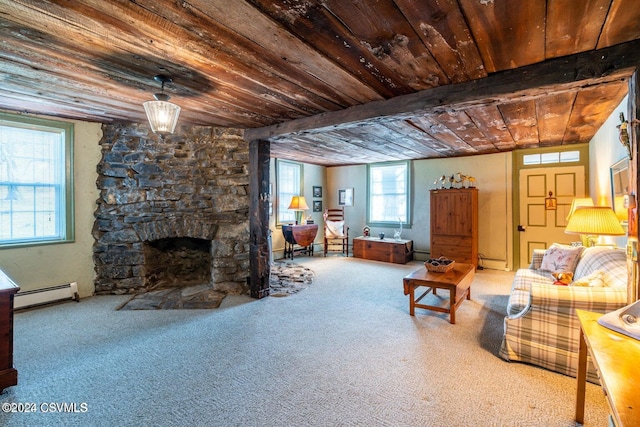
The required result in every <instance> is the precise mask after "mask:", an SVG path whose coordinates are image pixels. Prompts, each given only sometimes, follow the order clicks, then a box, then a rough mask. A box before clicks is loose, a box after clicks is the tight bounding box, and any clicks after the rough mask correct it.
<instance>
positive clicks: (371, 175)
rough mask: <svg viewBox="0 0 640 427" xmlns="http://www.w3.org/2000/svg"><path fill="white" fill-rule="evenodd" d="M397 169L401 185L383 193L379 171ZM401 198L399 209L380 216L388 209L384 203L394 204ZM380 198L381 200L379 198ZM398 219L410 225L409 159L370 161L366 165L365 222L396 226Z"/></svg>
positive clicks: (374, 224)
mask: <svg viewBox="0 0 640 427" xmlns="http://www.w3.org/2000/svg"><path fill="white" fill-rule="evenodd" d="M394 168H395V169H398V172H400V173H401V175H402V176H401V177H399V178H400V179H401V185H400V186H399V187H398V186H396V190H395V192H394V193H393V194H384V192H383V191H384V190H383V188H382V182H380V172H381V171H382V170H387V171H388V170H389V169H394ZM398 197H399V198H400V199H401V202H400V209H399V211H398V212H394V213H393V214H391V216H388V215H387V216H386V217H385V216H384V215H382V217H381V216H380V213H381V212H384V211H388V210H389V207H387V208H385V207H384V206H385V205H388V204H396V205H397V200H398ZM381 198H382V200H381ZM400 221H402V225H403V227H405V228H410V227H411V161H408V160H407V161H398V162H384V163H372V164H368V165H367V224H368V225H370V226H377V227H398V225H399V223H400Z"/></svg>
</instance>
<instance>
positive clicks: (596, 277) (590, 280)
mask: <svg viewBox="0 0 640 427" xmlns="http://www.w3.org/2000/svg"><path fill="white" fill-rule="evenodd" d="M571 286H589V287H592V288H603V287H606V286H607V285H606V282H605V275H604V271H602V270H596V271H594V272H593V273H591V274H589V275H587V276H584V277H581V278H580V279H578V280H576V281H575V282H573V283H571Z"/></svg>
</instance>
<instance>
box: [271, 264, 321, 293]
mask: <svg viewBox="0 0 640 427" xmlns="http://www.w3.org/2000/svg"><path fill="white" fill-rule="evenodd" d="M313 276H314V273H313V271H311V270H310V269H308V268H306V267H304V266H302V265H299V264H296V263H294V262H291V261H277V262H274V263H273V264H272V265H271V274H270V276H269V287H270V291H269V296H272V297H286V296H288V295H291V294H295V293H296V292H299V291H301V290H302V289H304V288H306V287H308V286H309V285H310V284H311V283H313Z"/></svg>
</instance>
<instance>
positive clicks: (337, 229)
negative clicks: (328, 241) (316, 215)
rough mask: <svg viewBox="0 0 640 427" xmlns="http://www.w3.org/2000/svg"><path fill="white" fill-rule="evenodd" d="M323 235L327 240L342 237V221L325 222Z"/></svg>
mask: <svg viewBox="0 0 640 427" xmlns="http://www.w3.org/2000/svg"><path fill="white" fill-rule="evenodd" d="M324 224H325V231H324V234H325V236H326V237H327V238H338V237H343V236H344V234H343V233H344V221H331V220H326V221H325V223H324Z"/></svg>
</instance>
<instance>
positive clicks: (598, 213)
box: [564, 206, 625, 246]
mask: <svg viewBox="0 0 640 427" xmlns="http://www.w3.org/2000/svg"><path fill="white" fill-rule="evenodd" d="M564 232H565V233H567V234H581V235H585V236H586V239H587V246H594V244H595V241H596V240H597V237H596V236H623V235H624V234H625V231H624V229H623V228H622V225H620V220H619V219H618V217H616V214H615V212H613V209H611V208H610V207H609V206H579V207H577V208H576V210H575V211H574V212H573V214H572V215H571V217H570V218H569V223H568V224H567V228H565V230H564Z"/></svg>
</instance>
